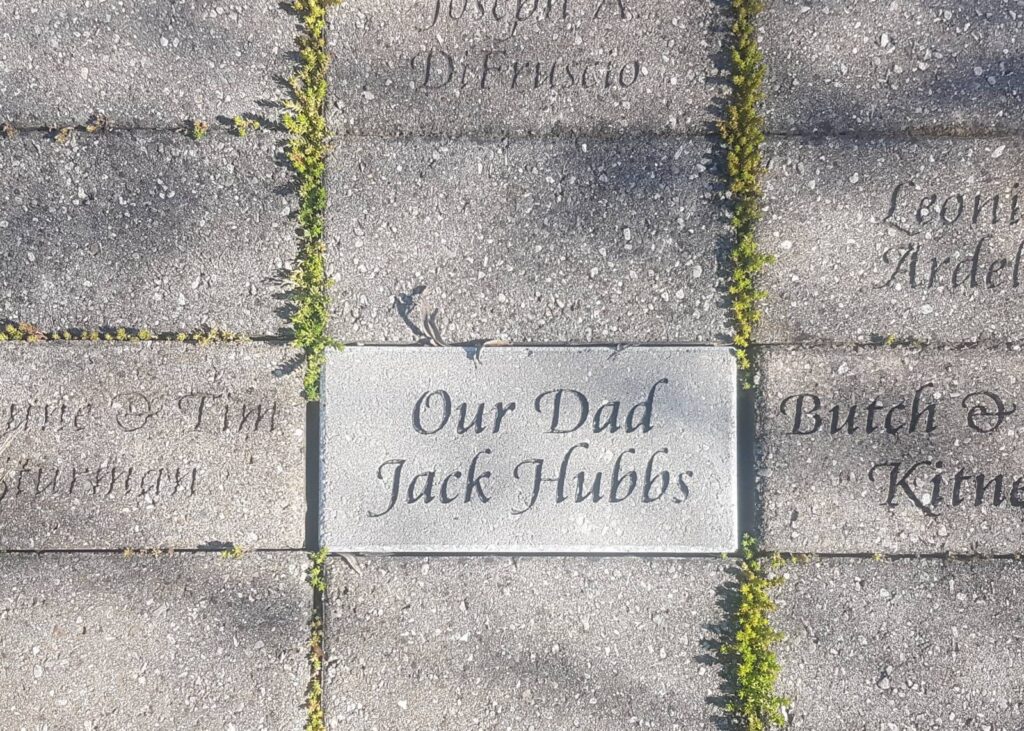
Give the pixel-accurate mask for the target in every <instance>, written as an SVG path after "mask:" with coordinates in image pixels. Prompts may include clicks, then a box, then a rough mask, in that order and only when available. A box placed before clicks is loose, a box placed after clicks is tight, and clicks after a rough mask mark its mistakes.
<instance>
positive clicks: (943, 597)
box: [773, 559, 1024, 731]
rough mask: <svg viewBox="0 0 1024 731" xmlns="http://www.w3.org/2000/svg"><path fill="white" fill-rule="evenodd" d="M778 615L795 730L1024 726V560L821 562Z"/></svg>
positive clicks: (806, 567)
mask: <svg viewBox="0 0 1024 731" xmlns="http://www.w3.org/2000/svg"><path fill="white" fill-rule="evenodd" d="M785 571H786V574H787V577H786V581H785V582H784V583H783V585H782V587H781V588H780V589H779V590H778V605H779V610H778V612H777V613H776V614H775V615H774V618H773V622H774V624H775V625H776V627H777V628H778V629H780V630H781V631H782V632H783V633H784V634H785V640H784V641H783V642H782V643H781V644H780V645H779V647H778V657H779V661H780V664H781V666H782V675H781V679H780V683H779V691H780V692H781V694H782V695H784V696H787V697H788V698H789V699H790V700H791V701H792V708H791V709H790V712H789V714H788V715H789V722H788V724H787V728H794V729H803V730H805V731H819V730H820V729H831V728H843V729H848V730H849V731H854V730H857V731H861V730H863V731H877V730H879V729H883V730H885V731H888V730H889V729H899V730H902V729H938V728H943V729H954V728H955V729H987V730H988V731H1014V730H1015V729H1019V728H1024V681H1022V680H1021V674H1020V672H1019V670H1020V667H1021V665H1022V663H1024V641H1022V640H1024V619H1022V617H1024V615H1022V614H1021V611H1020V607H1021V603H1022V602H1024V564H1022V563H1021V562H1020V561H1007V560H985V561H966V562H965V561H944V560H937V559H924V560H897V561H873V560H871V559H822V560H813V561H812V562H810V563H807V564H798V565H794V566H789V567H787V568H786V570H785Z"/></svg>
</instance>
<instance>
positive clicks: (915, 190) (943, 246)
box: [757, 138, 1024, 343]
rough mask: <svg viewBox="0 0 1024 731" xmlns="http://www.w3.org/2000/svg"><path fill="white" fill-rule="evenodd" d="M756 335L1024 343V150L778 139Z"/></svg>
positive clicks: (985, 143) (977, 144)
mask: <svg viewBox="0 0 1024 731" xmlns="http://www.w3.org/2000/svg"><path fill="white" fill-rule="evenodd" d="M768 159H769V172H768V175H767V180H766V183H765V202H766V206H767V213H766V214H765V217H764V220H763V221H762V223H761V227H760V232H759V238H760V241H761V242H762V245H763V246H764V248H765V250H766V251H768V252H769V253H771V254H773V255H775V257H776V258H777V260H776V263H775V264H774V265H773V266H770V267H768V268H767V269H766V270H765V272H764V275H763V277H762V279H761V285H762V286H763V288H764V289H765V290H766V291H767V292H768V298H767V300H765V303H764V318H763V320H762V322H761V326H760V328H759V330H758V333H757V337H758V340H759V341H760V342H771V343H777V342H794V341H833V342H881V341H884V340H886V339H888V338H895V339H897V340H904V339H911V338H912V339H915V340H924V341H928V342H939V343H960V342H966V341H975V340H983V341H984V340H987V341H993V342H1000V343H1003V342H1007V341H1012V340H1021V339H1024V306H1022V305H1024V207H1022V205H1021V204H1022V197H1021V196H1022V193H1024V190H1022V188H1021V183H1022V182H1024V177H1022V175H1021V170H1022V169H1024V146H1022V145H1021V144H1020V143H1019V142H1017V141H1015V140H1013V139H1010V138H990V139H967V140H963V139H943V140H931V141H916V142H915V141H910V140H899V141H880V140H875V141H868V140H856V139H832V140H827V141H799V142H797V141H781V142H777V143H774V144H773V145H771V146H770V147H769V153H768Z"/></svg>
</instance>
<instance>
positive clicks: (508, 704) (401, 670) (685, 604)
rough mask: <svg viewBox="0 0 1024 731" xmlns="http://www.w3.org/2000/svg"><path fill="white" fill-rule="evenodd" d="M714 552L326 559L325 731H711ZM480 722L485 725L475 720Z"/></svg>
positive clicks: (718, 609)
mask: <svg viewBox="0 0 1024 731" xmlns="http://www.w3.org/2000/svg"><path fill="white" fill-rule="evenodd" d="M730 567H731V563H730V562H728V561H722V560H717V559H698V558H687V559H667V558H657V559H645V558H633V557H630V558H621V557H619V558H608V557H604V558H593V557H573V558H554V557H543V558H538V557H532V558H531V557H519V558H514V559H513V558H508V557H470V558H454V557H445V558H439V557H435V558H429V559H428V558H411V557H390V558H389V557H375V558H373V559H359V573H357V572H355V571H353V570H352V568H351V565H350V564H349V563H347V562H346V561H345V560H344V559H342V558H332V559H330V560H329V562H328V590H327V593H326V595H325V599H324V603H325V613H326V617H327V619H326V626H327V639H326V651H327V652H328V654H329V656H330V657H331V658H332V661H331V664H330V666H329V667H328V670H327V678H326V681H325V691H324V698H325V712H326V714H325V715H326V716H327V721H328V725H329V727H330V728H335V727H336V728H344V729H351V730H352V731H370V730H371V729H470V728H473V729H476V728H481V727H483V728H495V729H497V728H502V729H503V728H516V729H520V728H521V729H531V728H532V729H538V730H539V729H545V730H546V731H547V730H554V729H559V730H562V729H576V728H579V729H593V730H594V731H620V730H621V729H625V728H646V729H662V730H664V731H668V730H669V729H679V730H683V729H685V731H714V729H721V728H723V727H724V726H723V724H725V723H727V718H726V716H725V712H724V709H722V708H721V707H720V706H719V705H717V704H716V703H715V702H714V700H713V699H714V698H716V697H719V696H720V695H721V694H722V692H723V688H722V680H721V678H720V677H719V674H718V672H717V671H716V668H715V667H714V660H713V658H712V657H711V656H710V654H709V652H708V648H709V647H710V646H713V645H714V644H715V643H716V642H718V641H720V639H721V637H722V636H723V634H724V627H723V625H724V624H725V622H726V617H725V616H724V612H723V605H722V593H723V586H724V585H726V584H727V582H729V581H730V578H731V577H730ZM485 719H486V720H485Z"/></svg>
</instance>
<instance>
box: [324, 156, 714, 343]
mask: <svg viewBox="0 0 1024 731" xmlns="http://www.w3.org/2000/svg"><path fill="white" fill-rule="evenodd" d="M716 157H717V153H716V152H715V150H714V148H713V145H712V144H711V143H710V142H707V141H705V140H653V139H648V140H644V141H635V142H620V143H610V142H607V141H600V140H589V141H585V140H580V141H576V142H563V141H518V142H509V143H502V144H497V143H495V144H487V143H475V142H468V141H461V142H458V141H457V142H439V141H436V140H426V141H424V140H418V141H391V142H384V141H367V140H350V141H348V142H347V143H345V144H341V145H339V146H338V148H337V149H336V150H335V153H334V156H333V158H332V160H331V164H330V170H329V187H330V194H331V210H330V211H329V214H328V232H327V243H328V249H329V250H328V263H329V265H330V270H331V274H332V276H333V277H334V279H336V280H338V282H339V284H338V286H336V287H334V288H333V290H332V299H333V312H332V314H333V318H332V330H333V332H334V334H335V335H337V336H339V337H342V338H345V339H348V340H358V341H360V342H396V341H397V342H409V341H410V340H415V339H416V334H414V332H413V331H412V330H411V328H410V324H411V325H412V326H414V327H416V328H420V327H421V325H422V321H423V317H424V316H425V315H427V314H428V313H429V312H431V311H432V310H437V311H438V312H439V314H440V317H439V322H440V325H441V327H442V330H443V335H444V337H445V338H446V339H447V340H448V341H450V342H458V341H463V340H470V339H475V338H484V339H490V338H505V339H508V340H513V341H518V342H555V343H558V342H591V341H595V342H652V341H670V342H728V341H729V340H730V338H729V335H728V325H727V322H726V321H727V317H726V313H727V309H728V303H727V298H726V295H725V292H724V287H723V286H722V277H721V272H720V267H719V263H720V261H722V260H724V257H725V255H726V254H725V252H726V251H727V249H728V246H729V242H730V241H731V235H730V233H729V228H728V220H727V216H726V214H725V209H724V208H723V207H722V206H721V205H719V204H718V203H716V201H717V199H718V193H716V192H715V190H716V187H717V186H718V185H719V184H720V179H719V177H718V175H717V174H716V172H715V171H714V170H713V169H711V168H712V166H713V165H714V161H715V160H716ZM413 304H415V310H414V311H412V312H411V313H409V310H410V308H411V307H412V306H413ZM403 313H408V314H405V315H404V316H403Z"/></svg>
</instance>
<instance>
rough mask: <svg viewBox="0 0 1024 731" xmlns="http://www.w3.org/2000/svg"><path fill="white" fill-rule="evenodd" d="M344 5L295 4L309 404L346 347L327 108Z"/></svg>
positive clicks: (301, 310)
mask: <svg viewBox="0 0 1024 731" xmlns="http://www.w3.org/2000/svg"><path fill="white" fill-rule="evenodd" d="M337 4H338V0H293V2H292V7H293V8H294V9H295V10H296V12H298V13H299V14H300V15H301V17H302V23H303V28H304V31H305V32H304V33H303V34H302V35H300V36H299V38H298V44H299V55H300V57H301V59H302V65H301V66H300V67H299V69H298V70H297V71H296V72H295V74H294V75H293V76H292V77H291V79H289V86H290V87H291V90H292V98H291V99H289V100H288V101H286V102H285V114H284V117H283V121H284V126H285V128H286V129H287V130H288V132H289V133H290V134H291V139H290V141H289V143H288V159H289V160H290V162H291V165H292V168H293V169H294V170H295V175H296V178H297V181H298V185H299V227H300V229H301V235H302V246H301V250H300V253H299V261H298V267H297V269H296V272H295V275H294V277H293V281H294V284H295V295H294V296H295V314H294V315H293V317H292V329H293V332H294V338H293V342H294V344H295V346H296V347H298V348H301V349H302V350H303V351H304V352H305V354H306V377H305V382H304V386H305V394H306V398H308V399H309V400H315V399H317V398H319V395H320V371H321V370H322V368H323V364H324V361H325V360H326V350H327V348H329V347H340V346H339V344H338V343H337V342H335V341H334V340H332V339H331V338H330V337H329V336H328V334H327V320H328V311H329V304H330V300H329V299H328V293H327V288H328V284H329V282H328V279H327V270H326V264H325V261H324V260H325V258H326V247H325V245H324V214H325V212H326V210H327V190H326V187H325V185H324V171H325V169H326V163H327V152H328V131H327V119H326V116H325V113H324V107H325V104H326V100H327V67H328V64H329V55H328V53H327V37H326V30H327V8H329V7H331V6H333V5H337Z"/></svg>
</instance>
